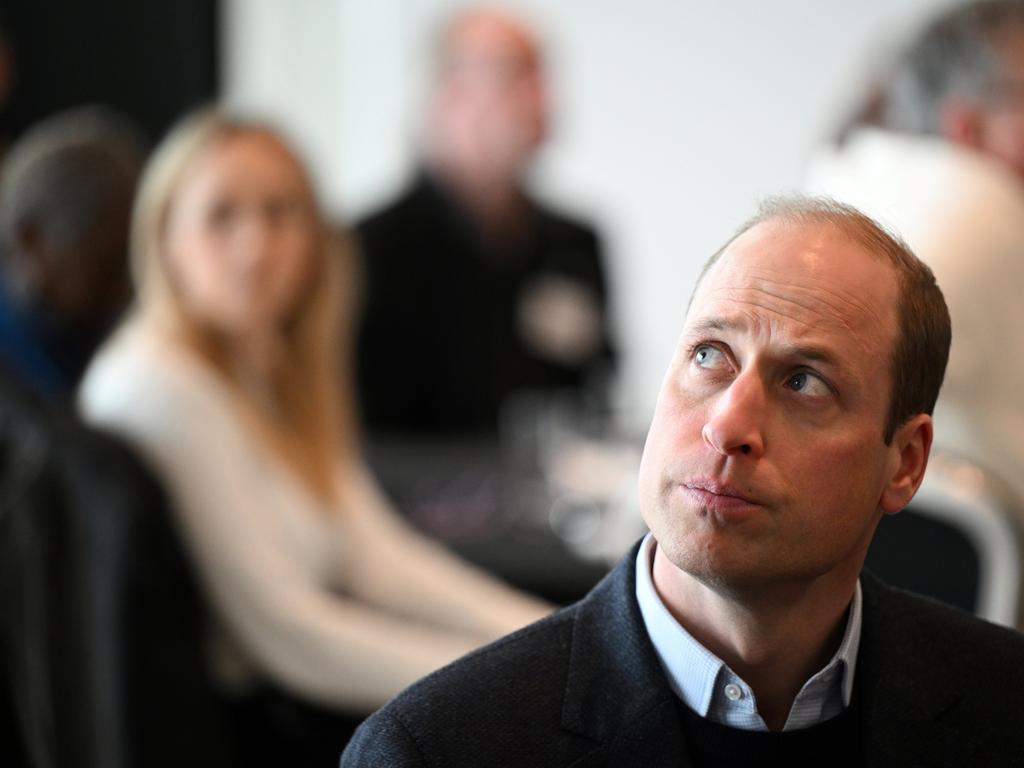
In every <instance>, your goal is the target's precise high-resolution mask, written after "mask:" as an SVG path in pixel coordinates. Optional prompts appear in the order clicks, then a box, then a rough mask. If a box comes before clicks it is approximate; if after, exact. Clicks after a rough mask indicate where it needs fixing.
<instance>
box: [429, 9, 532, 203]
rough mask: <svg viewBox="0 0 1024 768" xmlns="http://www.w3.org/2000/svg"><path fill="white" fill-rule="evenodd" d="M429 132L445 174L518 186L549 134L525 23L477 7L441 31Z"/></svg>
mask: <svg viewBox="0 0 1024 768" xmlns="http://www.w3.org/2000/svg"><path fill="white" fill-rule="evenodd" d="M428 130H429V135H428V143H429V150H430V153H431V159H432V161H433V162H434V164H435V166H436V168H437V170H438V171H439V172H440V173H441V174H442V175H449V176H455V177H458V178H461V179H464V180H467V181H469V182H470V183H471V184H472V185H474V186H480V185H486V184H494V185H503V184H515V183H517V182H518V180H519V177H520V176H521V174H522V172H523V171H524V169H525V166H526V165H527V164H528V163H529V160H530V159H531V158H532V156H533V154H534V153H535V151H536V150H537V148H538V147H539V146H540V144H541V143H542V142H543V140H544V138H545V135H546V132H547V107H546V103H545V94H544V85H543V78H542V73H541V63H540V53H539V49H538V45H537V40H536V37H535V35H534V33H533V32H532V30H530V28H529V27H528V26H527V25H526V24H524V23H523V22H522V21H521V20H519V19H516V18H514V17H513V16H510V15H508V14H507V13H504V12H502V11H497V10H492V9H482V8H476V9H470V10H466V11H463V12H461V13H459V14H458V15H457V16H455V17H454V18H453V19H452V20H451V21H450V22H449V23H448V24H447V25H446V26H445V27H444V29H443V31H442V34H441V37H440V46H439V50H438V57H437V76H436V82H435V85H434V92H433V99H432V104H431V114H430V120H429V128H428Z"/></svg>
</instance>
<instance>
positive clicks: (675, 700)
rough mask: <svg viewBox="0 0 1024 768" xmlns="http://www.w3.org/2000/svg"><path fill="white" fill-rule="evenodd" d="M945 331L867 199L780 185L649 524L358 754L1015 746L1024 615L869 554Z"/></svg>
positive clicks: (722, 308)
mask: <svg viewBox="0 0 1024 768" xmlns="http://www.w3.org/2000/svg"><path fill="white" fill-rule="evenodd" d="M949 339H950V326H949V315H948V313H947V311H946V306H945V304H944V302H943V299H942V294H941V292H940V291H939V289H938V287H937V286H936V284H935V281H934V278H933V276H932V274H931V272H930V271H929V270H928V268H927V267H925V266H924V265H923V264H922V263H921V262H919V261H918V260H917V259H916V258H915V257H914V256H913V254H911V253H910V252H909V251H908V250H907V248H906V247H905V246H904V245H903V244H902V243H901V242H899V241H897V240H895V239H893V238H892V237H891V236H890V235H888V234H887V233H886V232H885V231H883V230H882V229H880V228H879V227H878V226H877V225H876V224H875V223H874V222H873V221H871V220H870V219H868V218H867V217H865V216H863V215H862V214H860V213H859V212H857V211H855V210H854V209H851V208H847V207H844V206H839V205H836V204H833V203H829V202H826V201H815V200H799V199H798V200H782V201H776V202H775V203H774V204H770V205H769V206H767V207H766V208H765V209H763V210H762V211H761V213H760V214H759V215H758V216H757V217H756V218H755V219H753V220H752V221H751V222H750V223H748V225H746V226H745V227H744V228H743V229H742V230H741V231H740V233H739V234H738V235H737V236H735V237H734V238H733V239H732V240H731V241H730V242H729V243H728V244H727V245H726V246H725V248H724V249H723V250H721V251H720V252H719V253H718V254H716V255H715V256H713V257H712V258H711V260H710V261H709V262H708V264H707V266H706V267H705V270H704V273H703V275H702V277H701V279H700V281H699V283H698V286H697V289H696V290H695V292H694V295H693V297H692V299H691V303H690V307H689V310H688V312H687V316H686V322H685V325H684V329H683V334H682V338H681V339H680V342H679V345H678V347H677V350H676V354H675V357H674V359H673V361H672V363H671V365H670V366H669V370H668V373H667V374H666V376H665V380H664V383H663V385H662V389H661V394H660V396H659V399H658V404H657V407H656V409H655V414H654V419H653V422H652V424H651V429H650V432H649V434H648V437H647V444H646V447H645V449H644V455H643V461H642V465H641V469H640V479H639V486H640V499H641V509H642V512H643V515H644V519H645V521H646V522H647V524H648V526H649V527H650V529H651V534H650V535H649V536H648V537H646V538H645V539H644V540H643V541H642V542H641V543H640V544H639V545H638V546H637V547H635V548H634V549H633V551H632V552H631V553H630V554H629V555H627V557H626V558H625V559H624V560H623V561H622V562H621V563H620V564H619V566H618V567H617V568H616V570H615V571H613V572H612V574H611V575H610V576H609V577H608V578H607V579H605V580H604V581H603V582H602V583H601V584H600V585H598V586H597V587H596V588H595V589H594V590H593V591H592V592H591V593H590V595H588V596H587V597H586V598H585V599H584V600H582V601H581V602H579V603H577V604H575V605H574V606H570V607H569V608H567V609H565V610H563V611H561V612H559V613H557V614H555V615H554V616H552V617H549V618H547V619H545V620H543V621H541V622H538V623H536V624H534V625H532V626H530V627H527V628H526V629H524V630H521V631H519V632H517V633H515V634H513V635H510V636H508V637H506V638H505V639H503V640H499V641H498V642H497V643H495V644H492V645H491V646H488V647H486V648H484V649H483V650H481V651H477V652H475V653H473V654H471V655H469V656H467V657H464V658H463V659H462V660H460V661H458V662H456V663H455V664H454V665H452V666H449V667H447V668H446V669H444V670H441V671H440V672H437V673H435V674H433V675H431V676H430V677H428V678H426V679H425V680H424V681H421V682H420V683H418V684H416V685H415V686H413V687H412V688H410V689H409V690H407V691H406V692H405V693H403V694H400V695H399V696H398V697H397V698H396V699H395V700H393V701H392V702H391V703H390V704H389V705H387V706H386V707H385V708H384V709H383V710H381V711H380V712H378V713H377V714H376V715H374V716H373V717H372V718H371V719H370V720H368V721H367V722H366V723H365V724H364V725H363V726H362V727H361V728H360V730H359V731H358V732H357V733H356V736H355V738H354V739H353V741H352V743H351V744H350V746H349V748H348V750H347V751H346V753H345V756H344V758H343V765H344V766H345V768H361V767H362V766H371V765H372V766H377V765H388V766H395V767H396V768H397V767H398V766H401V767H403V768H411V767H412V766H426V765H444V766H447V767H448V768H458V766H476V765H488V766H510V767H511V766H531V767H533V768H540V767H542V766H569V765H572V766H580V767H582V766H595V768H596V766H617V767H618V766H622V767H625V768H628V767H630V766H637V767H638V768H639V767H640V766H643V767H644V768H651V767H657V766H694V767H695V768H700V767H701V766H716V768H717V767H721V766H725V767H727V768H728V767H730V766H745V767H746V766H777V765H783V766H820V765H828V766H831V767H835V766H840V767H844V766H863V765H868V766H904V765H906V766H910V765H914V766H917V765H936V766H951V767H952V766H957V768H959V767H960V766H967V765H971V766H975V765H977V766H981V765H992V766H995V765H1011V764H1014V763H1015V762H1016V761H1018V760H1019V759H1020V756H1021V755H1024V732H1022V730H1021V728H1020V717H1021V714H1020V713H1021V712H1022V711H1024V637H1022V636H1021V635H1019V634H1018V633H1016V632H1013V631H1011V630H1008V629H1005V628H1002V627H996V626H994V625H991V624H988V623H986V622H983V621H980V620H978V619H975V618H973V617H971V616H969V615H967V614H965V613H962V612H959V611H957V610H954V609H951V608H947V607H944V606H941V605H940V604H938V603H934V602H931V601H928V600H925V599H921V598H918V597H915V596H912V595H910V594H909V593H904V592H900V591H898V590H894V589H892V588H890V587H887V586H886V585H884V584H882V583H881V582H879V581H878V580H876V579H874V578H872V577H871V576H870V575H868V574H866V573H861V567H862V565H863V561H864V556H865V554H866V552H867V549H868V545H869V544H870V542H871V538H872V536H873V534H874V531H875V528H876V526H877V524H878V522H879V520H880V519H881V517H882V515H883V514H892V513H895V512H898V511H899V510H900V509H902V508H903V507H904V506H905V505H906V504H907V502H909V501H910V499H911V498H912V497H913V495H914V493H915V492H916V490H917V488H918V486H919V484H920V482H921V479H922V477H923V475H924V472H925V468H926V466H927V463H928V454H929V448H930V446H931V442H932V419H931V416H929V412H930V411H931V409H932V407H933V405H934V403H935V399H936V396H937V395H938V391H939V387H940V385H941V383H942V375H943V369H944V367H945V364H946V357H947V353H948V350H949ZM996 692H997V693H996Z"/></svg>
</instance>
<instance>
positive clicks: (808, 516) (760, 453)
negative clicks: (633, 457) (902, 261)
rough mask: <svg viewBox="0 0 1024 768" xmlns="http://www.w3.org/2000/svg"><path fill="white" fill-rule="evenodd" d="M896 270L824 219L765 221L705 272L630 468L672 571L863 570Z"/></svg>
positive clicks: (779, 574) (784, 574)
mask: <svg viewBox="0 0 1024 768" xmlns="http://www.w3.org/2000/svg"><path fill="white" fill-rule="evenodd" d="M891 273H892V269H891V267H889V266H888V265H887V264H885V263H882V262H880V261H878V260H876V259H875V258H874V257H872V256H871V255H870V254H865V253H863V251H862V250H861V249H860V248H859V247H858V246H856V245H853V244H851V243H850V242H849V240H848V239H847V238H845V237H844V236H842V235H840V234H839V233H837V232H836V231H835V230H832V229H829V228H828V227H825V226H822V225H814V226H808V225H799V226H798V225H786V224H782V223H778V222H767V223H765V224H761V225H758V226H757V227H755V228H754V229H753V230H751V231H750V232H748V233H747V234H746V235H743V236H741V237H740V238H738V239H737V240H736V241H735V242H734V244H733V245H732V246H730V247H729V249H727V251H726V253H725V254H723V256H722V258H721V259H720V260H719V262H718V264H716V265H715V267H714V268H713V269H712V270H711V271H710V272H709V273H708V274H707V275H706V276H705V279H704V282H703V283H702V285H701V287H700V289H699V290H698V293H697V295H696V296H695V297H694V301H693V304H692V306H691V309H690V312H689V314H688V317H687V323H686V329H685V330H684V334H683V339H682V341H681V343H680V346H679V349H678V350H677V354H676V356H675V358H674V360H673V363H672V366H671V367H670V369H669V372H668V374H667V376H666V378H665V382H664V384H663V387H662V392H661V395H660V397H659V400H658V405H657V408H656V412H655V416H654V420H653V423H652V427H651V431H650V433H649V436H648V441H647V445H646V446H645V450H644V460H643V463H642V466H641V477H640V489H641V504H642V510H643V513H644V516H645V520H646V521H647V523H648V525H649V526H650V528H651V530H652V531H653V532H654V535H655V538H656V539H657V540H658V544H659V548H660V549H661V550H662V551H663V552H664V554H665V555H666V556H667V557H668V558H669V560H670V561H671V562H672V563H673V564H674V565H675V567H677V568H678V569H680V570H681V571H684V572H686V573H688V574H690V575H691V576H693V577H694V578H696V579H698V580H699V581H701V582H703V583H705V584H708V585H709V586H713V587H714V588H716V589H719V590H725V589H738V590H742V589H747V588H757V587H758V586H763V585H764V584H765V583H767V582H771V581H786V580H790V581H795V582H800V581H809V580H813V579H815V578H818V577H819V576H821V575H823V574H826V573H828V572H829V571H831V570H834V569H837V568H854V567H855V568H856V570H859V561H860V560H862V559H863V551H864V550H866V547H867V543H868V542H869V541H870V537H871V535H872V533H873V531H874V527H875V525H876V524H877V520H878V518H879V516H880V515H879V513H878V510H877V500H878V497H879V495H880V493H881V487H882V485H883V475H884V466H885V460H886V449H885V446H884V443H883V441H882V428H881V425H882V422H883V420H884V416H885V410H886V406H887V403H888V393H889V389H890V386H889V381H890V379H891V375H890V374H889V372H888V363H887V361H888V359H889V357H888V352H889V350H891V345H892V343H893V341H894V339H895V323H896V320H895V308H894V306H895V296H896V289H895V285H894V281H893V280H892V279H891V277H892V274H891ZM695 328H697V329H698V330H697V331H695V330H694V329H695ZM701 344H706V345H708V347H709V349H704V348H702V347H700V345H701ZM695 349H697V350H698V351H697V352H696V353H695V352H694V350H695ZM709 360H710V361H711V362H710V363H708V361H709ZM794 376H795V377H797V378H793V377H794ZM804 382H809V384H806V385H805V386H803V387H802V388H798V387H797V386H796V384H803V383H804ZM880 382H881V383H883V384H884V385H883V386H879V384H880Z"/></svg>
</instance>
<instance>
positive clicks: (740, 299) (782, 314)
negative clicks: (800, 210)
mask: <svg viewBox="0 0 1024 768" xmlns="http://www.w3.org/2000/svg"><path fill="white" fill-rule="evenodd" d="M897 295H898V289H897V280H896V273H895V269H894V268H893V266H892V265H891V263H889V261H888V260H887V259H886V258H885V257H883V256H880V255H878V254H875V253H872V252H870V251H869V250H868V249H867V248H866V247H865V246H864V245H863V244H862V243H860V242H859V241H857V240H855V239H854V238H852V237H850V236H849V235H848V234H846V233H844V232H842V231H841V230H840V229H839V228H838V227H835V226H833V225H830V224H829V223H827V222H822V223H818V222H811V223H790V222H785V221H775V220H771V221H767V222H762V223H760V224H757V225H755V226H754V227H752V228H751V229H750V230H748V231H747V232H745V233H743V234H742V235H740V236H739V237H737V238H736V239H735V240H734V241H733V242H732V243H730V244H729V246H728V247H727V248H726V249H725V250H724V251H723V253H722V255H721V256H720V257H719V259H718V260H717V262H716V263H715V264H713V265H712V266H711V268H710V269H709V270H708V272H707V274H706V275H705V276H704V278H703V280H702V281H701V283H700V285H699V286H698V288H697V291H696V293H695V294H694V298H693V302H692V304H691V307H690V311H689V313H688V314H687V327H690V326H693V325H707V324H709V323H718V324H719V325H721V326H723V329H725V328H724V327H725V326H733V327H734V326H737V325H741V324H744V323H746V324H749V323H756V322H758V321H769V322H771V321H774V322H786V323H787V327H788V328H789V330H790V331H791V332H794V331H795V332H797V333H799V332H800V331H801V329H803V330H807V331H809V330H812V329H813V328H815V327H830V328H833V329H847V330H848V331H850V332H852V333H857V334H860V335H863V334H864V333H866V332H874V333H880V334H882V335H883V336H884V337H886V338H889V337H891V335H892V333H894V332H895V322H896V310H895V305H896V300H897Z"/></svg>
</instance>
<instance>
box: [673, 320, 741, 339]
mask: <svg viewBox="0 0 1024 768" xmlns="http://www.w3.org/2000/svg"><path fill="white" fill-rule="evenodd" d="M739 327H740V324H739V323H737V322H736V321H735V320H729V319H726V318H723V317H709V318H707V319H705V320H699V321H698V322H696V323H694V324H693V325H691V326H690V327H689V328H687V329H686V332H687V333H688V334H690V335H694V334H702V333H707V332H709V331H733V330H736V329H737V328H739Z"/></svg>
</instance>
